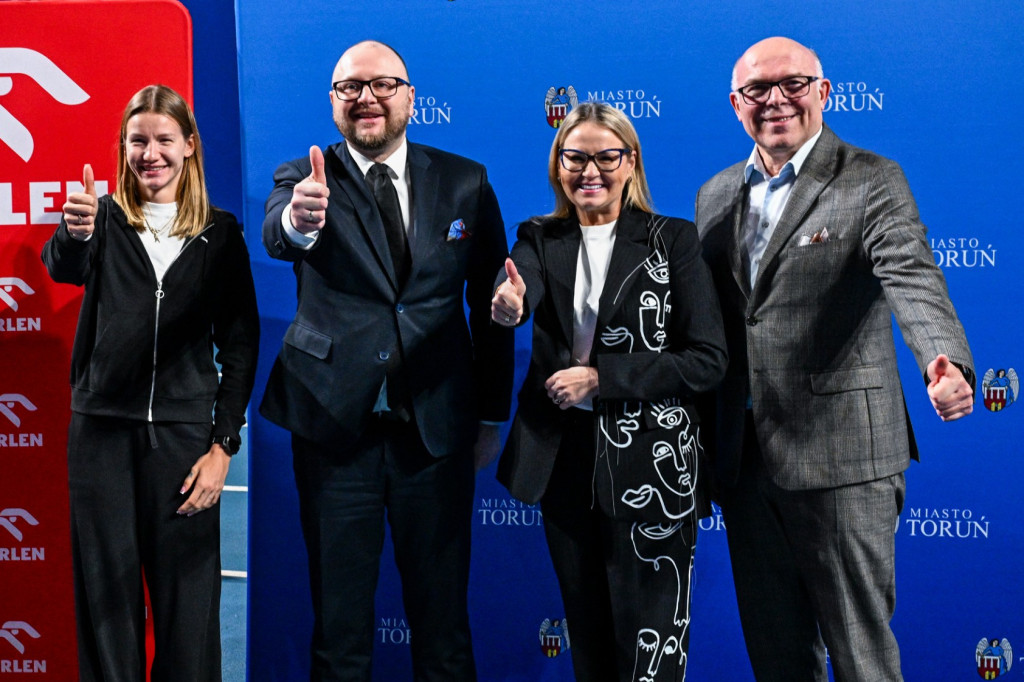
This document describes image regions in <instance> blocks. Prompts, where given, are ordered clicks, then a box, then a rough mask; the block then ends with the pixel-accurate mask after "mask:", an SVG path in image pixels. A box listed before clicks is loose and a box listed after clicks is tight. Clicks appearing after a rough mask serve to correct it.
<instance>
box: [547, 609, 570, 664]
mask: <svg viewBox="0 0 1024 682" xmlns="http://www.w3.org/2000/svg"><path fill="white" fill-rule="evenodd" d="M540 650H541V652H542V653H543V654H544V655H545V656H547V657H548V658H554V657H555V656H557V655H559V654H562V653H565V652H566V651H568V650H569V623H568V622H567V621H566V620H565V618H562V620H557V619H556V620H551V619H550V618H545V619H544V622H543V623H541V624H540Z"/></svg>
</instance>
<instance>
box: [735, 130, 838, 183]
mask: <svg viewBox="0 0 1024 682" xmlns="http://www.w3.org/2000/svg"><path fill="white" fill-rule="evenodd" d="M824 129H825V126H821V128H818V132H816V133H815V134H814V135H812V136H811V138H810V139H809V140H807V142H804V143H803V145H801V146H800V149H798V150H796V154H793V158H791V159H790V160H789V161H787V162H786V166H792V168H793V177H794V178H796V176H798V175H800V169H801V168H802V167H803V165H804V161H806V160H807V157H808V156H810V154H811V150H812V149H814V145H815V143H816V142H817V141H818V138H820V137H821V131H823V130H824ZM786 166H783V167H782V168H783V170H782V171H779V175H780V176H781V175H783V173H784V172H785V168H786ZM755 172H757V173H759V174H760V177H759V178H757V182H760V181H762V180H765V179H768V178H769V177H770V176H769V175H768V170H767V169H766V168H765V167H764V162H763V161H762V160H761V154H760V153H758V151H757V145H754V150H753V151H752V152H750V157H749V158H748V159H747V165H746V167H745V168H744V169H743V180H744V181H745V182H747V183H749V182H750V177H751V176H752V175H753V174H754V173H755Z"/></svg>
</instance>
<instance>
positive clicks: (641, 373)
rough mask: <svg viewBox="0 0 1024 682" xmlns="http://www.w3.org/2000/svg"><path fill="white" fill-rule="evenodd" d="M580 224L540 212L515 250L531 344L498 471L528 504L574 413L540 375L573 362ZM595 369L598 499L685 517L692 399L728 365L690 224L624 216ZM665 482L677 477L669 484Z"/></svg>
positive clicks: (693, 445) (693, 438)
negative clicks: (560, 402)
mask: <svg viewBox="0 0 1024 682" xmlns="http://www.w3.org/2000/svg"><path fill="white" fill-rule="evenodd" d="M580 229H581V228H580V226H579V223H578V222H577V221H576V219H575V218H574V217H570V218H566V219H549V218H541V219H533V220H531V221H528V222H525V223H523V224H522V225H520V226H519V230H518V241H517V242H516V244H515V246H514V247H513V248H512V259H513V261H514V262H515V264H516V267H517V269H518V270H519V273H520V275H521V276H522V277H523V280H524V282H525V284H526V301H525V307H526V312H527V316H529V317H531V318H532V320H533V349H532V356H531V360H530V367H529V370H528V371H527V375H526V379H525V380H524V383H523V386H522V389H521V391H520V392H519V407H518V410H517V413H516V416H515V418H514V420H513V423H512V429H511V433H510V435H509V440H508V443H507V445H506V448H505V450H504V452H503V454H502V458H501V461H500V462H499V466H498V478H499V480H500V481H501V482H502V483H503V484H504V485H505V486H506V487H507V488H508V489H509V490H510V491H511V493H512V494H513V495H514V496H515V497H517V498H518V499H520V500H523V501H525V502H528V503H530V504H533V503H535V502H537V501H538V500H539V499H540V498H541V496H543V495H544V493H545V491H546V490H547V487H548V481H549V479H550V477H551V471H552V467H553V466H554V462H555V456H556V454H557V452H558V449H559V447H560V445H561V442H562V435H563V430H564V427H565V424H566V419H567V413H566V412H565V411H563V410H561V409H559V407H558V406H556V405H555V404H554V403H553V402H552V400H551V399H550V398H549V397H548V396H547V392H546V389H545V388H544V382H545V381H546V380H547V379H548V377H550V376H551V375H552V374H554V373H555V372H556V371H558V370H560V369H565V368H567V367H570V366H571V365H572V364H573V362H572V358H571V354H572V338H573V330H572V324H573V323H572V320H573V305H574V304H573V298H574V291H575V282H576V266H577V255H578V253H579V248H580V239H581V237H580ZM502 281H504V273H502V274H500V275H499V277H498V282H499V283H500V282H502ZM590 364H591V365H593V366H594V367H596V368H597V372H598V377H599V382H600V388H599V392H598V395H597V397H596V399H595V416H596V419H595V428H596V429H597V431H596V442H597V447H598V451H599V454H598V460H599V461H598V468H599V469H600V470H601V473H599V475H598V483H597V485H596V488H597V490H596V492H597V496H598V503H599V504H600V505H601V507H602V508H603V509H604V510H605V511H606V512H607V513H609V514H613V515H615V516H619V517H625V518H629V517H637V518H648V519H650V518H656V519H659V520H664V518H665V510H663V509H662V504H658V502H661V503H663V504H664V506H666V507H669V509H668V510H667V511H668V512H669V515H670V516H678V515H679V514H680V513H682V512H685V511H686V508H687V507H688V506H690V505H693V504H694V499H693V495H692V493H693V492H694V491H695V490H697V489H699V488H700V481H699V476H700V471H699V467H698V466H697V464H696V459H697V457H698V456H699V447H700V446H699V439H698V424H697V422H696V413H695V411H694V409H693V407H692V404H691V403H692V399H693V396H695V395H696V394H697V393H699V392H701V391H707V390H709V389H710V388H711V387H713V386H714V385H715V384H717V382H718V381H719V379H721V377H722V374H723V372H724V370H725V364H726V354H725V339H724V336H723V331H722V321H721V316H720V313H719V307H718V301H717V299H716V296H715V292H714V287H713V285H712V283H711V277H710V273H709V272H708V269H707V267H706V265H705V264H704V262H703V261H702V259H701V252H700V243H699V240H698V239H697V232H696V229H695V227H694V225H693V223H690V222H688V221H685V220H680V219H676V218H666V217H663V216H656V215H651V214H647V213H643V212H640V211H635V210H623V211H622V213H621V214H620V216H619V219H618V223H617V225H616V237H615V243H614V246H613V249H612V253H611V260H610V263H609V267H608V274H607V278H606V281H605V284H604V288H603V290H602V293H601V298H600V302H599V310H598V316H597V325H596V329H595V338H594V345H593V349H592V352H591V359H590ZM661 478H665V479H671V480H669V481H668V488H669V490H666V489H664V488H665V486H662V485H661V480H660V479H661ZM684 479H685V480H684ZM602 480H603V481H604V482H605V484H602V483H601V481H602ZM656 488H660V489H661V492H655V489H656ZM672 490H674V491H675V492H674V493H673V492H672ZM680 491H682V493H689V494H680ZM624 496H625V497H624ZM659 497H660V499H658V498H659ZM698 504H699V503H698Z"/></svg>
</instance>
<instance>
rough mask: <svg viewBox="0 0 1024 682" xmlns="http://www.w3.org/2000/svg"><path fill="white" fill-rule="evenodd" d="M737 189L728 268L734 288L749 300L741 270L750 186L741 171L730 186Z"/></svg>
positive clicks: (746, 279)
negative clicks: (744, 219)
mask: <svg viewBox="0 0 1024 682" xmlns="http://www.w3.org/2000/svg"><path fill="white" fill-rule="evenodd" d="M732 186H733V187H738V188H739V191H738V192H737V193H736V196H735V197H734V198H733V202H732V245H731V246H732V248H730V249H729V258H730V262H729V265H730V268H731V270H732V276H733V279H735V280H736V286H738V287H739V289H740V291H742V292H743V295H744V297H746V298H747V299H749V298H750V277H749V276H748V275H747V273H746V272H745V271H744V268H743V230H744V228H745V226H744V224H743V211H744V209H745V208H746V206H747V203H748V201H749V197H750V185H748V184H747V183H746V182H745V181H744V180H743V171H742V169H741V170H740V177H739V181H738V182H736V183H733V184H732Z"/></svg>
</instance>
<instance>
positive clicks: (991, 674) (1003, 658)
mask: <svg viewBox="0 0 1024 682" xmlns="http://www.w3.org/2000/svg"><path fill="white" fill-rule="evenodd" d="M974 659H975V661H977V663H978V675H980V676H981V679H983V680H994V679H996V678H998V677H1001V676H1002V675H1005V674H1006V673H1008V672H1010V668H1011V667H1012V666H1013V649H1012V648H1011V647H1010V642H1009V641H1008V640H1007V639H1006V638H1005V637H1003V639H1002V640H999V639H996V638H995V637H993V638H992V639H986V638H985V637H982V638H981V641H980V642H978V646H977V648H976V649H975V652H974Z"/></svg>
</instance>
